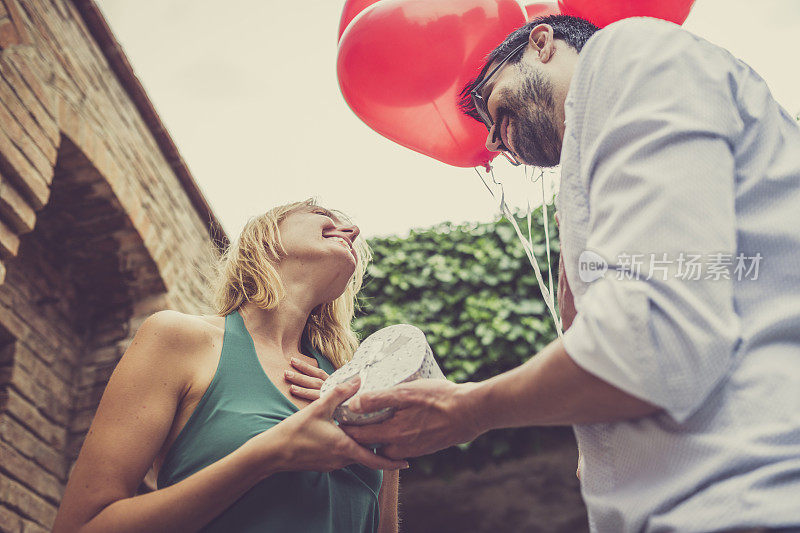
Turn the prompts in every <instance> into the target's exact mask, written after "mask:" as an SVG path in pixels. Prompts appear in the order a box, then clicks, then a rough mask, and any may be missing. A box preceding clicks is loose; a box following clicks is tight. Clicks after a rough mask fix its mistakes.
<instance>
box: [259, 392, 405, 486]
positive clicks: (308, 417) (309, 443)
mask: <svg viewBox="0 0 800 533" xmlns="http://www.w3.org/2000/svg"><path fill="white" fill-rule="evenodd" d="M360 385H361V381H360V379H358V378H355V379H352V380H350V381H348V382H346V383H342V384H340V385H337V386H336V387H335V388H334V389H332V390H331V391H330V392H328V393H326V394H325V396H324V397H323V398H322V399H320V400H318V401H315V402H313V403H311V404H310V405H308V406H307V407H304V408H303V409H301V410H299V411H298V412H296V413H294V414H293V415H292V416H290V417H289V418H286V419H285V420H283V421H281V422H280V423H279V424H278V425H276V426H274V427H272V428H270V429H268V430H267V431H265V432H263V433H260V434H259V435H256V436H255V437H253V438H252V439H250V440H249V441H248V443H247V445H248V446H255V450H256V451H255V453H259V450H260V452H261V453H260V456H261V457H262V463H263V466H264V470H265V474H266V475H269V474H271V473H275V472H276V471H290V470H311V471H315V472H331V471H333V470H339V469H340V468H344V467H345V466H347V465H350V464H353V463H361V464H362V465H364V466H366V467H368V468H372V469H375V470H398V469H401V468H408V463H407V462H405V461H393V460H391V459H387V458H385V457H382V456H380V455H376V454H375V453H373V452H372V451H371V450H369V449H367V448H364V447H363V446H361V445H359V444H358V443H357V442H356V441H354V440H353V439H351V438H350V437H348V436H347V434H345V432H344V431H342V430H341V428H339V426H338V424H337V423H336V422H334V420H333V411H334V410H335V409H336V407H338V406H339V404H341V403H342V402H344V401H345V400H347V399H348V398H350V397H351V396H353V395H354V394H355V393H356V392H357V391H358V387H359V386H360Z"/></svg>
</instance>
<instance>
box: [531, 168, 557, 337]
mask: <svg viewBox="0 0 800 533" xmlns="http://www.w3.org/2000/svg"><path fill="white" fill-rule="evenodd" d="M539 173H540V174H539V178H540V180H541V182H542V219H543V220H544V241H545V243H546V245H547V246H546V248H547V287H548V288H549V289H550V291H551V292H552V290H553V267H552V265H551V264H550V231H549V226H550V217H549V216H547V198H545V197H544V171H543V170H540V171H539ZM529 209H530V207H529ZM558 326H559V328H560V327H561V324H560V323H559V324H558Z"/></svg>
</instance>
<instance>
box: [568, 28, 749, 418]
mask: <svg viewBox="0 0 800 533" xmlns="http://www.w3.org/2000/svg"><path fill="white" fill-rule="evenodd" d="M724 54H725V52H724V50H721V49H718V48H716V47H714V46H713V45H710V44H709V43H707V42H705V41H702V40H701V39H699V38H697V37H695V36H694V35H692V34H690V33H688V32H685V31H683V30H682V29H680V28H679V27H678V26H675V25H672V24H670V23H666V22H660V21H651V20H647V19H641V20H639V21H631V22H629V23H617V24H616V25H611V26H609V27H607V28H606V29H605V30H603V32H600V33H599V34H598V35H596V36H595V37H594V38H593V39H592V40H590V41H589V43H587V45H586V47H585V48H584V50H583V52H581V56H580V59H579V68H578V69H576V74H575V76H574V77H573V82H572V84H571V86H570V93H569V97H568V102H567V106H566V116H567V121H568V124H569V123H570V121H572V120H576V121H578V122H579V123H580V124H581V126H582V127H580V128H577V129H575V128H572V129H569V128H568V132H569V131H572V132H573V135H577V136H578V137H575V138H572V139H570V141H571V142H573V145H574V146H577V154H578V157H579V159H578V160H579V161H580V166H579V168H580V177H579V179H581V180H582V183H583V184H584V186H585V190H586V195H587V197H588V211H589V220H588V230H587V232H588V233H587V236H586V237H587V239H586V243H587V250H591V251H592V252H595V253H597V254H599V255H600V256H601V257H602V258H603V259H604V260H605V261H606V262H607V263H608V265H609V269H608V271H607V272H606V273H605V275H604V276H603V277H602V278H600V279H598V280H596V281H594V282H592V283H591V284H589V285H588V288H587V290H586V291H585V292H584V294H583V295H582V297H581V298H580V301H578V302H576V304H577V311H578V313H577V316H576V318H575V321H574V322H573V324H572V327H571V328H570V329H569V330H568V331H567V332H565V334H564V346H565V349H566V351H567V353H568V354H569V355H570V357H571V358H572V359H573V360H574V361H575V362H576V363H577V364H578V365H579V366H581V367H582V368H584V369H585V370H587V371H588V372H590V373H592V374H594V375H596V376H598V377H599V378H601V379H603V380H604V381H606V382H608V383H610V384H612V385H614V386H616V387H618V388H620V389H622V390H624V391H626V392H628V393H629V394H632V395H633V396H636V397H638V398H641V399H643V400H645V401H648V402H650V403H652V404H654V405H656V406H659V407H661V408H662V409H664V410H665V411H666V412H667V413H668V414H669V415H671V416H672V417H673V418H674V419H675V420H676V421H678V422H683V421H685V420H686V419H688V418H689V417H690V416H691V415H692V414H693V413H694V412H695V411H696V410H697V409H698V408H699V407H700V406H701V405H702V403H703V401H704V400H705V398H706V397H707V396H708V395H709V393H710V392H711V391H712V390H713V389H714V387H715V386H717V385H718V384H719V383H720V381H721V380H722V379H723V377H724V376H725V374H726V372H727V371H728V369H729V367H730V365H731V362H732V360H733V357H734V354H735V351H736V347H737V344H738V340H739V333H740V328H739V319H738V317H737V315H736V312H735V309H734V299H733V281H732V279H731V276H728V277H727V279H726V278H724V277H721V278H720V279H714V277H709V278H708V279H707V271H706V268H703V270H702V275H701V276H700V279H691V278H692V276H686V275H685V274H686V269H685V267H686V266H687V265H686V263H683V264H682V263H681V261H680V258H681V257H683V258H684V259H688V258H690V257H691V256H697V255H699V256H701V257H702V263H703V265H704V267H705V266H707V264H708V262H709V260H711V258H713V257H719V258H723V257H729V256H730V257H733V256H734V255H735V251H736V221H735V203H734V187H735V167H734V165H735V163H734V154H733V152H732V150H733V146H735V139H736V136H737V135H738V134H739V131H740V130H741V129H742V122H741V119H740V117H739V114H738V112H737V107H736V104H735V96H734V90H735V89H734V88H735V83H733V79H732V76H733V74H732V73H730V72H728V70H726V68H727V67H726V65H729V64H730V61H729V60H728V58H726V57H724ZM565 142H566V140H565ZM664 254H666V256H664ZM717 254H720V255H717ZM637 256H638V258H639V260H640V261H641V263H640V264H641V267H640V272H639V274H638V275H636V270H635V268H633V269H631V268H629V267H631V266H632V265H633V264H634V263H635V258H636V257H637ZM632 258H633V259H632ZM665 258H666V259H667V261H664V259H665ZM653 259H655V260H656V261H661V263H656V264H655V266H656V267H657V268H654V264H653V263H652V260H653ZM681 265H683V267H684V275H683V276H681V275H680V274H681V273H680V272H679V270H680V267H681ZM626 267H628V272H627V274H626V273H625V272H624V270H625V269H626ZM665 268H666V269H668V270H666V271H665V270H664V269H665ZM648 278H649V279H648ZM686 278H689V279H686Z"/></svg>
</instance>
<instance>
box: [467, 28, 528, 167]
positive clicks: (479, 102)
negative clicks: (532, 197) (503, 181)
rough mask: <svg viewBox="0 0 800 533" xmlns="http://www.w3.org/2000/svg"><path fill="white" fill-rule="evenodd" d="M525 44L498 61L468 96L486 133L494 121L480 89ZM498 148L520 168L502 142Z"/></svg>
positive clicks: (523, 43) (523, 44) (524, 43)
mask: <svg viewBox="0 0 800 533" xmlns="http://www.w3.org/2000/svg"><path fill="white" fill-rule="evenodd" d="M527 44H528V42H527V41H524V42H522V43H521V44H520V45H519V46H517V47H516V48H514V49H513V50H512V51H511V52H510V53H509V54H508V55H507V56H506V57H504V58H503V60H502V61H500V63H498V64H497V66H495V67H494V68H493V69H492V70H491V71H490V72H489V74H487V75H486V76H485V77H484V78H483V81H481V82H480V83H479V84H478V85H476V86H475V88H474V89H472V90H471V91H470V92H469V96H470V98H472V104H473V105H474V106H475V111H477V113H478V116H479V117H480V119H481V122H483V125H484V126H486V129H487V130H488V131H492V126H493V125H494V120H492V115H491V114H490V113H489V105H488V103H487V102H486V100H484V99H483V96H481V94H480V91H481V89H483V87H484V86H485V85H486V83H487V82H488V81H489V80H490V79H492V76H494V75H495V73H496V72H497V71H498V70H500V68H501V67H502V66H503V65H505V64H506V62H507V61H508V60H509V59H511V58H512V57H514V56H515V55H516V54H517V52H519V51H520V50H522V49H523V48H525V45H527ZM494 134H495V138H496V136H497V135H499V134H498V132H497V131H496V130H495V132H494ZM494 140H495V139H492V141H494ZM499 148H500V151H501V153H502V154H503V155H504V156H505V157H506V159H508V161H509V163H511V164H512V165H514V166H515V167H518V166H520V165H521V164H522V163H520V162H519V160H518V159H517V157H516V156H515V155H514V154H513V153H512V152H511V151H510V150H509V149H508V147H507V146H505V145H504V144H503V142H502V140H501V141H500V146H499Z"/></svg>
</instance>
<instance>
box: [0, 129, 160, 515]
mask: <svg viewBox="0 0 800 533" xmlns="http://www.w3.org/2000/svg"><path fill="white" fill-rule="evenodd" d="M5 266H6V277H5V281H4V282H3V283H2V285H0V458H2V460H0V463H1V464H2V467H0V469H1V470H2V471H0V483H2V485H3V486H2V487H0V491H1V492H0V493H1V494H2V497H0V502H2V504H0V522H3V523H5V520H4V518H6V517H10V519H13V520H17V522H18V523H22V524H26V527H31V528H33V529H32V530H37V528H49V527H50V525H51V524H52V522H53V519H54V518H55V513H56V510H57V507H58V504H59V502H60V499H61V495H62V494H63V490H64V486H65V485H66V480H67V477H68V474H69V472H70V470H71V467H72V465H73V464H74V461H75V459H76V458H77V454H78V451H79V450H80V447H81V444H82V443H83V438H84V435H85V433H86V431H87V429H88V427H89V425H90V423H91V420H92V417H93V416H94V411H95V409H96V407H97V404H98V402H99V400H100V397H101V395H102V392H103V390H104V388H105V385H106V382H107V380H108V377H109V376H110V374H111V372H112V370H113V369H114V367H115V365H116V363H117V361H118V360H119V358H120V356H121V355H122V353H123V352H124V350H125V348H126V347H127V345H128V344H129V343H130V339H131V337H132V336H133V334H134V333H135V331H136V329H137V328H138V326H139V324H140V323H141V321H143V320H144V319H145V318H146V317H147V316H148V315H149V314H151V313H152V312H153V311H155V310H158V309H163V308H165V307H167V306H168V305H167V298H166V294H167V288H166V286H165V284H164V282H163V280H162V278H161V275H160V273H159V270H158V268H157V267H156V264H155V263H154V262H153V260H152V258H151V257H150V254H149V252H148V251H147V249H146V248H145V246H144V243H143V241H142V239H141V237H140V236H139V234H138V232H137V231H136V230H135V229H134V226H133V224H132V222H131V220H130V217H129V215H128V214H127V213H126V211H125V210H124V209H123V208H122V206H121V205H120V202H119V200H118V199H117V198H116V197H115V195H114V193H113V192H112V190H111V188H110V187H109V185H108V183H107V182H106V180H105V179H104V178H103V176H102V175H101V174H100V173H99V172H98V171H97V170H96V169H95V168H94V167H93V166H92V164H91V163H90V162H89V160H88V159H87V158H86V157H85V155H84V154H83V153H82V152H81V151H80V150H79V149H78V148H77V147H76V146H75V145H74V144H73V143H72V142H71V141H69V139H67V138H63V139H62V142H61V146H60V148H59V153H58V159H57V162H56V166H55V172H54V178H53V182H52V185H51V187H50V198H49V201H48V203H47V205H46V206H45V207H44V208H43V209H41V210H40V211H39V212H37V214H36V223H35V227H34V229H33V231H32V232H30V233H28V234H25V235H23V236H21V238H20V244H19V249H18V253H17V255H16V257H13V258H9V259H7V260H6V261H5ZM20 521H21V522H20Z"/></svg>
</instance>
